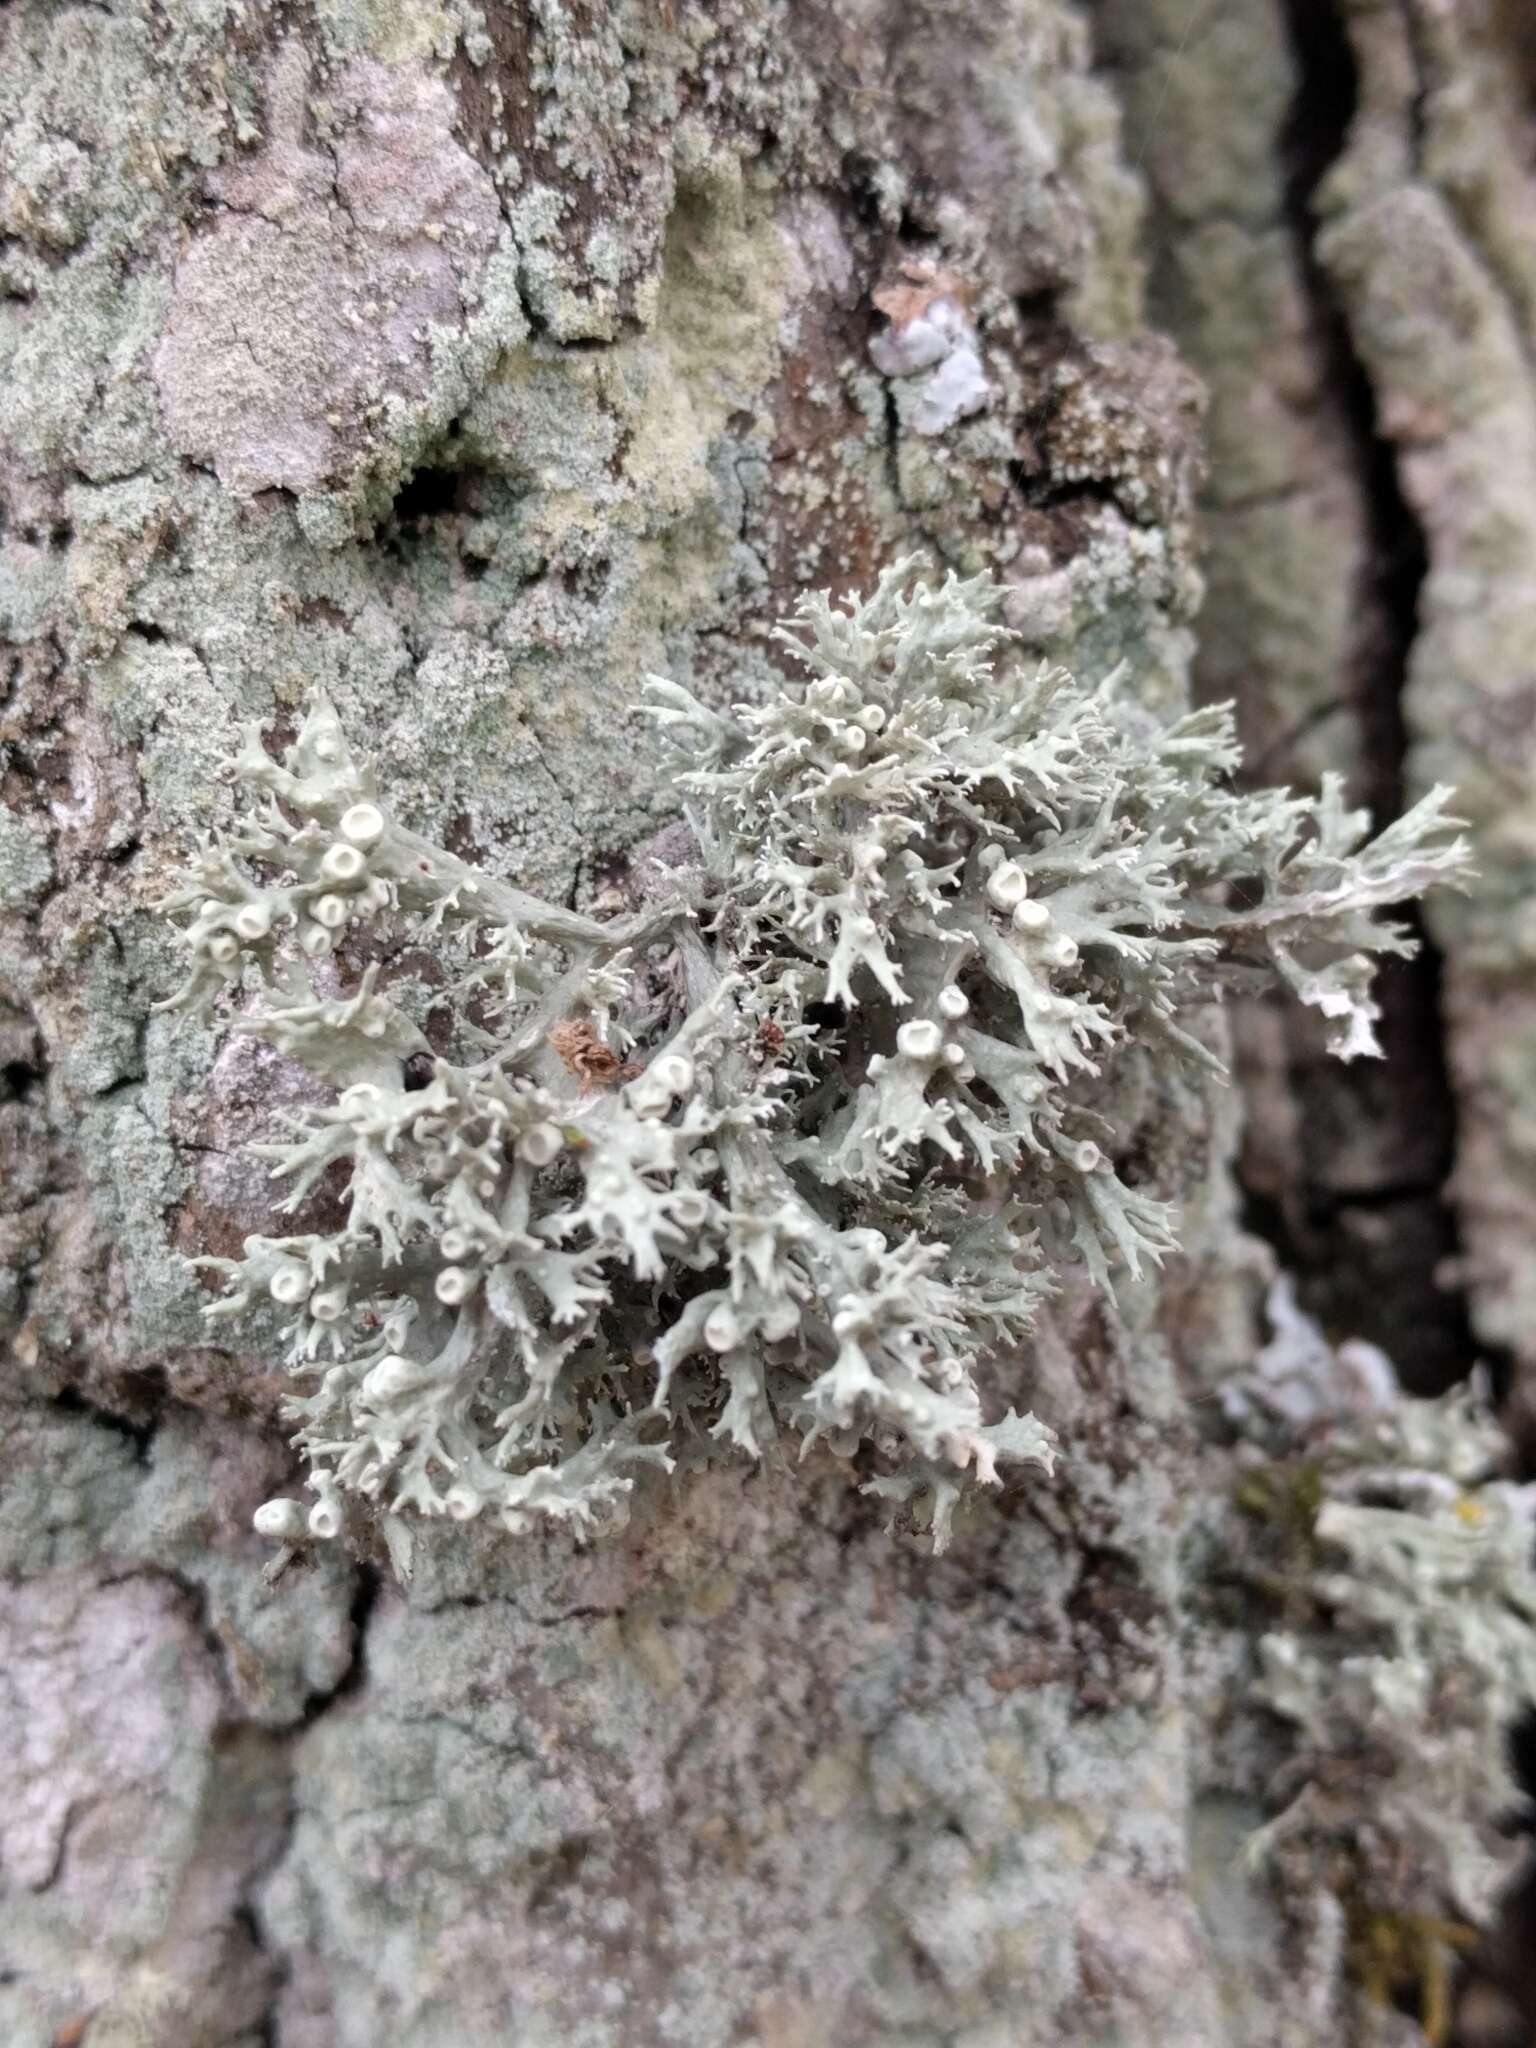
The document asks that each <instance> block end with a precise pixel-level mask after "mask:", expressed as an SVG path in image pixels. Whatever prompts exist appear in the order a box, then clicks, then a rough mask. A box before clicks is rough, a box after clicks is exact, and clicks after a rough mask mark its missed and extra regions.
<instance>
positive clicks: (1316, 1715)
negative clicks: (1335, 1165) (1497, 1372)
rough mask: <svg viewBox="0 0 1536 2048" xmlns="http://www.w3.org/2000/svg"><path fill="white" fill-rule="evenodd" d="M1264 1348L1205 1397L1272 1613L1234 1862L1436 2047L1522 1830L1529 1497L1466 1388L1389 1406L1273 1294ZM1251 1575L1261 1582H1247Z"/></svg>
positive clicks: (1534, 1501)
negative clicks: (1327, 1924)
mask: <svg viewBox="0 0 1536 2048" xmlns="http://www.w3.org/2000/svg"><path fill="white" fill-rule="evenodd" d="M1271 1312H1272V1315H1273V1316H1274V1320H1275V1336H1274V1339H1273V1341H1272V1342H1271V1343H1270V1344H1269V1345H1268V1346H1267V1347H1266V1349H1265V1351H1264V1352H1263V1353H1262V1354H1261V1355H1260V1358H1259V1360H1258V1363H1257V1365H1256V1368H1255V1371H1254V1373H1253V1374H1252V1375H1251V1376H1250V1377H1249V1378H1248V1379H1247V1380H1246V1381H1243V1382H1240V1383H1238V1384H1236V1385H1235V1386H1233V1387H1230V1388H1228V1389H1227V1390H1225V1392H1224V1405H1225V1406H1226V1408H1227V1411H1228V1414H1229V1416H1230V1417H1231V1418H1232V1419H1233V1420H1234V1421H1235V1422H1236V1423H1237V1424H1238V1426H1239V1427H1240V1429H1241V1431H1242V1432H1243V1442H1242V1444H1241V1445H1240V1456H1242V1457H1243V1459H1244V1465H1245V1469H1244V1473H1243V1477H1242V1479H1241V1481H1240V1483H1239V1489H1238V1500H1239V1503H1240V1505H1241V1507H1242V1508H1243V1510H1244V1511H1245V1517H1246V1519H1247V1520H1248V1521H1249V1522H1250V1523H1256V1524H1257V1525H1258V1528H1259V1530H1260V1532H1263V1533H1260V1535H1259V1536H1258V1538H1257V1540H1256V1542H1255V1539H1253V1538H1250V1539H1249V1540H1248V1541H1247V1542H1246V1543H1243V1542H1240V1543H1239V1544H1238V1545H1237V1546H1235V1548H1234V1552H1233V1554H1241V1553H1242V1552H1243V1551H1244V1550H1246V1552H1247V1554H1248V1556H1249V1558H1250V1560H1251V1559H1253V1558H1255V1557H1256V1556H1267V1557H1269V1559H1270V1571H1271V1573H1272V1576H1271V1577H1270V1581H1269V1583H1270V1585H1271V1590H1272V1591H1273V1592H1274V1594H1275V1596H1276V1597H1277V1599H1278V1600H1279V1601H1280V1602H1281V1604H1282V1607H1283V1609H1284V1612H1283V1615H1282V1616H1281V1617H1280V1625H1277V1626H1276V1627H1275V1628H1273V1629H1272V1630H1271V1631H1270V1632H1269V1633H1267V1634H1265V1635H1264V1636H1262V1637H1261V1638H1260V1641H1259V1644H1258V1653H1259V1679H1258V1683H1257V1686H1256V1688H1255V1690H1254V1694H1253V1697H1254V1699H1255V1700H1256V1701H1257V1702H1258V1703H1259V1704H1260V1705H1262V1706H1263V1707H1266V1708H1267V1709H1269V1710H1270V1711H1271V1712H1272V1713H1274V1714H1276V1715H1278V1716H1279V1717H1280V1718H1281V1720H1282V1721H1283V1722H1284V1723H1285V1724H1286V1726H1287V1727H1288V1728H1289V1730H1290V1731H1291V1736H1292V1744H1291V1747H1290V1751H1289V1754H1288V1756H1287V1757H1286V1760H1285V1761H1284V1762H1283V1764H1282V1765H1281V1766H1280V1768H1279V1770H1278V1771H1277V1772H1276V1774H1275V1776H1274V1780H1273V1783H1272V1785H1271V1788H1270V1792H1271V1799H1272V1803H1273V1804H1274V1805H1275V1806H1276V1808H1277V1809H1278V1811H1277V1812H1276V1814H1275V1817H1274V1818H1273V1819H1272V1820H1271V1821H1270V1822H1269V1823H1268V1825H1267V1826H1266V1827H1265V1828H1264V1829H1263V1830H1262V1831H1261V1832H1260V1834H1259V1835H1258V1836H1257V1837H1255V1839H1254V1841H1253V1843H1252V1845H1251V1847H1252V1856H1253V1860H1254V1861H1255V1863H1257V1864H1259V1865H1269V1866H1271V1867H1274V1868H1275V1869H1276V1870H1277V1872H1278V1874H1279V1875H1280V1876H1281V1878H1282V1880H1283V1882H1284V1883H1285V1886H1286V1888H1287V1890H1289V1891H1290V1892H1292V1893H1293V1894H1297V1895H1300V1896H1304V1897H1305V1896H1311V1895H1314V1894H1315V1893H1316V1891H1317V1890H1318V1889H1319V1888H1322V1889H1324V1890H1325V1891H1326V1892H1329V1893H1332V1894H1333V1895H1334V1896H1336V1897H1337V1898H1338V1899H1339V1901H1340V1902H1341V1905H1342V1908H1343V1911H1344V1915H1345V1919H1346V1922H1347V1925H1348V1927H1349V1930H1350V1933H1351V1935H1352V1939H1353V1946H1354V1950H1355V1957H1354V1960H1355V1963H1356V1967H1357V1969H1358V1971H1359V1974H1360V1976H1361V1978H1362V1979H1363V1981H1364V1983H1365V1985H1366V1988H1367V1989H1369V1990H1373V1991H1375V1992H1376V1993H1377V1994H1378V1995H1383V1996H1384V1995H1386V1994H1387V1993H1391V1992H1396V1991H1398V1990H1400V1989H1403V1988H1405V1985H1406V1982H1407V1980H1409V1979H1412V1980H1415V1982H1416V1985H1417V1988H1418V1990H1419V1995H1420V2001H1421V2005H1422V2011H1423V2015H1424V2017H1425V2023H1426V2031H1427V2032H1428V2033H1429V2035H1430V2038H1431V2039H1437V2038H1441V2037H1442V2031H1443V2030H1442V2028H1441V2023H1440V2018H1439V2017H1438V2016H1439V2015H1441V2014H1443V2012H1444V2009H1445V2006H1446V1985H1447V1983H1448V1975H1449V1962H1450V1955H1449V1951H1450V1950H1451V1949H1453V1948H1454V1947H1455V1946H1456V1945H1457V1944H1458V1942H1459V1940H1460V1938H1461V1937H1462V1936H1464V1935H1466V1934H1468V1932H1469V1928H1468V1923H1471V1922H1476V1921H1479V1920H1481V1919H1482V1918H1483V1917H1484V1916H1485V1915H1486V1913H1487V1911H1488V1908H1489V1906H1490V1904H1491V1903H1492V1900H1493V1896H1494V1893H1495V1891H1496V1890H1497V1888H1498V1886H1499V1884H1500V1883H1501V1881H1503V1880H1504V1879H1506V1878H1507V1877H1508V1876H1509V1875H1510V1873H1511V1869H1512V1865H1513V1862H1514V1860H1515V1858H1516V1856H1517V1854H1518V1847H1519V1845H1518V1842H1517V1841H1516V1840H1515V1838H1514V1837H1513V1836H1512V1835H1511V1833H1510V1832H1509V1826H1508V1824H1509V1823H1510V1822H1511V1821H1512V1820H1516V1819H1519V1818H1522V1817H1525V1818H1529V1801H1528V1800H1526V1798H1525V1796H1524V1795H1523V1794H1522V1793H1521V1792H1520V1790H1519V1788H1518V1786H1517V1784H1516V1782H1515V1779H1514V1776H1513V1771H1512V1767H1511V1759H1510V1752H1509V1741H1510V1734H1511V1731H1512V1729H1513V1728H1514V1726H1515V1724H1516V1722H1517V1721H1518V1720H1519V1718H1520V1717H1521V1715H1523V1714H1525V1713H1527V1712H1528V1711H1529V1710H1530V1708H1531V1706H1532V1704H1533V1703H1536V1569H1533V1546H1536V1486H1530V1485H1523V1486H1522V1485H1515V1484H1513V1483H1511V1482H1510V1481H1509V1480H1507V1479H1506V1478H1504V1477H1503V1476H1502V1474H1503V1472H1504V1470H1505V1467H1506V1465H1507V1461H1508V1444H1507V1440H1506V1439H1505V1437H1504V1435H1503V1433H1502V1431H1501V1430H1500V1429H1499V1428H1498V1426H1497V1424H1496V1423H1495V1421H1494V1420H1493V1417H1492V1415H1491V1412H1490V1411H1489V1409H1488V1406H1487V1403H1486V1399H1485V1397H1484V1395H1483V1393H1482V1392H1481V1390H1480V1389H1479V1388H1478V1387H1476V1386H1475V1385H1474V1386H1462V1387H1459V1388H1457V1389H1456V1390H1455V1391H1453V1392H1452V1393H1450V1394H1447V1395H1446V1396H1444V1397H1443V1398H1442V1399H1440V1400H1437V1401H1419V1400H1412V1399H1409V1398H1406V1397H1404V1396H1403V1395H1402V1394H1401V1393H1400V1392H1399V1391H1398V1389H1397V1386H1396V1383H1395V1380H1394V1377H1393V1374H1392V1371H1391V1367H1390V1365H1389V1364H1388V1363H1387V1361H1386V1360H1385V1358H1384V1357H1383V1356H1382V1354H1380V1353H1379V1352H1377V1351H1375V1350H1374V1349H1373V1348H1372V1347H1370V1346H1366V1345H1359V1344H1356V1345H1343V1346H1341V1347H1340V1348H1339V1350H1338V1351H1337V1352H1335V1351H1334V1350H1333V1349H1332V1348H1331V1347H1330V1346H1329V1345H1328V1344H1327V1342H1326V1341H1325V1340H1324V1338H1323V1336H1322V1334H1321V1332H1320V1331H1319V1330H1318V1328H1317V1326H1316V1325H1315V1324H1314V1323H1312V1322H1311V1321H1310V1319H1308V1318H1307V1317H1306V1316H1304V1315H1302V1314H1301V1313H1300V1312H1299V1311H1298V1310H1297V1309H1296V1307H1295V1303H1294V1300H1293V1299H1292V1298H1291V1296H1290V1294H1289V1291H1288V1290H1287V1289H1286V1287H1285V1285H1284V1283H1282V1284H1281V1285H1280V1287H1279V1288H1278V1289H1277V1291H1276V1294H1275V1297H1274V1299H1273V1301H1272V1307H1271ZM1260 1576H1261V1578H1262V1577H1263V1573H1262V1572H1261V1574H1260Z"/></svg>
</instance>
